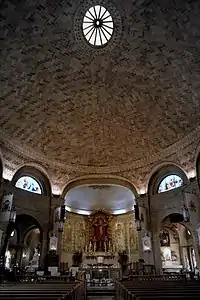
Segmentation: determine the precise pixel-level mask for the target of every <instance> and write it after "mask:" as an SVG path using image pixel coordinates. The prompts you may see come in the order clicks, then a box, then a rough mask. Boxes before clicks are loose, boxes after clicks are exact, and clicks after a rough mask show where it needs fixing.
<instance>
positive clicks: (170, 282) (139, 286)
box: [115, 275, 200, 300]
mask: <svg viewBox="0 0 200 300" xmlns="http://www.w3.org/2000/svg"><path fill="white" fill-rule="evenodd" d="M115 299H116V300H118V299H120V300H122V299H125V300H129V299H130V300H133V299H134V300H197V299H200V285H199V281H196V282H195V281H194V282H193V281H187V280H186V277H184V276H183V275H180V276H179V275H176V276H171V277H170V276H168V275H166V276H165V275H164V277H163V276H149V278H148V276H137V277H135V278H132V280H123V281H121V282H117V283H116V297H115Z"/></svg>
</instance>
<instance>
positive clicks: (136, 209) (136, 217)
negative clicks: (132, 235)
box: [134, 204, 142, 231]
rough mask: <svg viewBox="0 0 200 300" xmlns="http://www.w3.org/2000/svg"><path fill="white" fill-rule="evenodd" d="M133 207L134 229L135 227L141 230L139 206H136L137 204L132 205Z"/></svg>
mask: <svg viewBox="0 0 200 300" xmlns="http://www.w3.org/2000/svg"><path fill="white" fill-rule="evenodd" d="M134 209H135V224H136V229H137V231H141V230H142V227H141V220H140V212H139V206H138V204H136V205H134Z"/></svg>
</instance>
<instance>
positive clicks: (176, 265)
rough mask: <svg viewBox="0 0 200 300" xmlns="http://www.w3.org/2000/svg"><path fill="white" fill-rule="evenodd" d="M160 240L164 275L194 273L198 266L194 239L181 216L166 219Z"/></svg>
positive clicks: (163, 222) (171, 215) (161, 227)
mask: <svg viewBox="0 0 200 300" xmlns="http://www.w3.org/2000/svg"><path fill="white" fill-rule="evenodd" d="M159 238H160V252H161V260H162V268H163V272H164V273H165V272H166V273H169V272H170V273H171V272H180V271H181V270H182V271H188V272H189V271H194V269H195V267H196V266H197V263H196V256H195V249H194V243H195V242H194V237H193V234H192V232H191V230H190V228H189V226H188V223H186V222H184V221H183V216H182V215H181V214H179V213H173V214H170V215H168V216H167V217H165V218H164V220H163V221H162V223H161V226H160V234H159Z"/></svg>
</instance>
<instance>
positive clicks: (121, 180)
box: [61, 175, 139, 199]
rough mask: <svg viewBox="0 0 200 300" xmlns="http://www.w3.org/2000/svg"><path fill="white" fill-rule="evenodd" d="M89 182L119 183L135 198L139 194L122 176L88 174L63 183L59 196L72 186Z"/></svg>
mask: <svg viewBox="0 0 200 300" xmlns="http://www.w3.org/2000/svg"><path fill="white" fill-rule="evenodd" d="M89 184H105V185H108V184H110V185H112V184H116V185H121V186H123V187H126V188H128V189H129V190H131V191H132V192H133V194H134V195H135V197H136V198H137V197H138V196H139V195H138V191H137V189H136V187H135V186H134V185H133V183H132V182H131V181H129V180H128V179H126V178H124V177H120V176H99V175H88V176H81V177H77V178H74V179H73V180H71V181H69V182H68V183H67V184H66V185H65V187H64V189H63V191H62V194H61V197H62V198H63V199H64V197H65V195H66V194H67V192H68V191H69V190H70V189H72V188H75V187H77V186H81V185H89Z"/></svg>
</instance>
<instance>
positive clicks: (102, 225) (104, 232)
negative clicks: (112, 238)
mask: <svg viewBox="0 0 200 300" xmlns="http://www.w3.org/2000/svg"><path fill="white" fill-rule="evenodd" d="M89 222H90V224H91V233H92V236H91V239H92V241H91V243H92V244H93V248H94V249H95V251H105V250H106V248H107V244H108V243H109V230H108V229H109V215H107V214H105V213H103V212H97V213H95V214H94V215H92V216H90V217H89Z"/></svg>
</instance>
